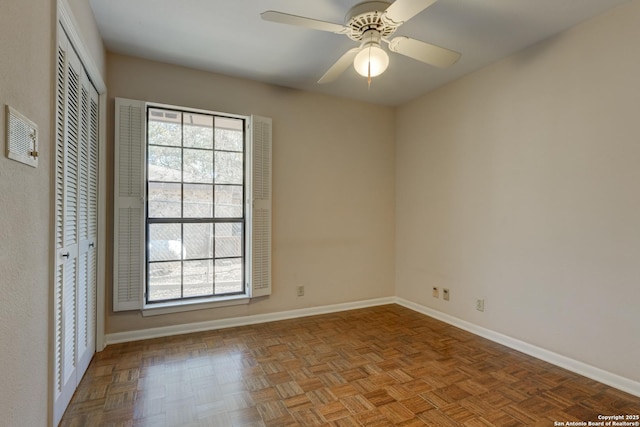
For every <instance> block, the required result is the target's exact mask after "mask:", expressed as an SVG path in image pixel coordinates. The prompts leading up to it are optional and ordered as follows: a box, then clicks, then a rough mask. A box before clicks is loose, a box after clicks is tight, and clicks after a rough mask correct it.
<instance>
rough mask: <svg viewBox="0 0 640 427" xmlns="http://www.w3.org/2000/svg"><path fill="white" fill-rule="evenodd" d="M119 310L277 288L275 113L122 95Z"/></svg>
mask: <svg viewBox="0 0 640 427" xmlns="http://www.w3.org/2000/svg"><path fill="white" fill-rule="evenodd" d="M115 121H116V126H115V128H116V129H115V150H116V153H115V159H116V162H115V163H116V164H115V169H116V170H115V173H114V176H115V186H114V188H115V189H116V194H115V195H116V197H115V203H114V204H115V212H114V234H115V235H114V240H115V244H114V292H113V294H114V302H113V307H114V311H121V310H138V309H141V308H149V309H150V308H157V307H163V308H164V307H170V306H181V307H184V306H185V305H191V304H197V303H203V302H207V303H211V302H213V303H215V302H221V301H228V300H229V299H233V298H249V297H256V296H263V295H269V294H270V293H271V263H270V253H271V230H270V229H271V119H268V118H264V117H258V116H251V117H244V116H234V115H230V114H229V115H227V114H223V113H214V112H208V111H202V110H191V109H187V108H181V107H173V106H166V105H154V104H147V103H144V102H142V101H134V100H125V99H120V98H118V99H116V120H115Z"/></svg>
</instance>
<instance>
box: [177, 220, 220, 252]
mask: <svg viewBox="0 0 640 427" xmlns="http://www.w3.org/2000/svg"><path fill="white" fill-rule="evenodd" d="M183 227H184V228H183V232H184V251H185V259H201V258H213V224H184V226H183ZM217 229H218V228H217V226H216V230H217Z"/></svg>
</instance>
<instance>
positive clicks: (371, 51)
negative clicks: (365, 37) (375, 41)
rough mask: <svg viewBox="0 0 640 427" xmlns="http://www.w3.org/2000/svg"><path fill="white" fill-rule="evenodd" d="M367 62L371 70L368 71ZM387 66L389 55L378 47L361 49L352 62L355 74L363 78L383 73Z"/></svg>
mask: <svg viewBox="0 0 640 427" xmlns="http://www.w3.org/2000/svg"><path fill="white" fill-rule="evenodd" d="M369 61H371V68H370V69H369ZM388 66H389V55H388V54H387V52H385V51H384V50H383V49H382V48H381V47H379V46H368V47H365V48H364V49H362V50H361V51H360V52H359V53H358V54H357V55H356V57H355V59H354V60H353V67H354V68H355V69H356V72H357V73H358V74H360V75H361V76H364V77H376V76H379V75H380V74H382V73H384V71H385V70H386V69H387V67H388Z"/></svg>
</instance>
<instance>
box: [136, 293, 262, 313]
mask: <svg viewBox="0 0 640 427" xmlns="http://www.w3.org/2000/svg"><path fill="white" fill-rule="evenodd" d="M250 301H251V298H249V295H247V294H242V295H232V296H228V297H212V298H207V299H198V300H185V301H171V302H165V303H155V304H145V305H144V306H143V307H142V315H143V316H157V315H160V314H170V313H180V312H183V311H194V310H205V309H208V308H218V307H229V306H232V305H242V304H249V302H250Z"/></svg>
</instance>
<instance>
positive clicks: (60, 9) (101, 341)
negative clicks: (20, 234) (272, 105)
mask: <svg viewBox="0 0 640 427" xmlns="http://www.w3.org/2000/svg"><path fill="white" fill-rule="evenodd" d="M56 6H57V7H56V10H57V12H56V24H55V27H56V30H55V33H56V36H55V39H54V40H52V44H53V46H54V48H53V50H52V51H53V52H57V45H58V40H59V37H60V34H58V23H60V25H61V26H62V28H64V31H65V33H66V36H67V38H68V39H69V42H70V43H71V45H73V48H74V49H75V50H76V53H77V54H78V57H79V58H80V62H81V63H82V65H83V66H84V68H85V70H86V71H87V74H88V75H89V78H90V79H91V82H92V84H93V86H94V87H95V89H96V91H97V92H98V230H97V231H98V235H97V244H96V248H97V254H96V260H97V273H96V274H97V277H96V319H95V320H96V322H95V327H96V330H95V337H96V348H95V352H99V351H102V350H103V349H104V347H105V331H104V321H105V271H106V261H107V254H106V224H107V218H106V212H107V197H106V194H107V191H106V182H107V179H106V178H107V170H106V168H107V163H106V158H107V147H106V145H107V144H106V142H107V131H106V129H107V86H106V84H105V82H104V79H103V76H102V74H101V72H100V69H99V67H98V66H97V64H96V62H95V60H94V59H93V57H92V56H91V53H90V50H89V49H88V48H87V45H86V43H85V42H84V40H83V38H82V36H81V35H80V31H79V28H80V26H79V25H78V24H77V20H76V19H75V17H74V15H73V12H72V10H71V7H70V6H69V4H68V2H67V0H57V1H56ZM52 62H53V72H54V75H55V73H57V61H56V55H52ZM54 81H55V77H54ZM52 90H53V88H52ZM53 99H54V100H55V97H54V98H53ZM55 110H56V108H55V102H52V112H53V114H54V115H55V113H56V111H55ZM55 126H56V121H55V120H52V127H53V129H52V135H55V131H56V129H55ZM51 158H52V165H53V163H55V156H51ZM55 170H56V169H55V165H54V166H53V167H52V174H55ZM55 186H56V180H55V177H54V179H52V180H51V194H55V190H56V189H55ZM51 204H52V208H51V212H52V214H51V220H50V221H51V226H52V227H54V224H55V218H54V217H55V206H54V204H55V197H52V198H51ZM49 244H50V247H51V248H52V251H51V252H52V256H51V261H50V262H51V264H50V265H51V273H50V280H51V282H50V283H55V271H56V268H55V265H56V264H55V263H56V259H55V255H56V250H55V236H54V233H52V234H51V237H50V243H49ZM49 307H51V309H50V313H49V355H50V357H49V365H50V369H49V398H48V401H49V405H48V406H49V408H48V413H49V416H48V418H49V424H50V425H53V423H54V420H53V404H54V396H55V391H54V387H55V379H54V378H53V375H54V372H55V367H54V366H53V365H54V363H55V354H54V352H55V342H54V339H55V330H54V329H55V319H54V316H55V313H54V310H55V301H54V293H53V292H51V293H50V297H49Z"/></svg>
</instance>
